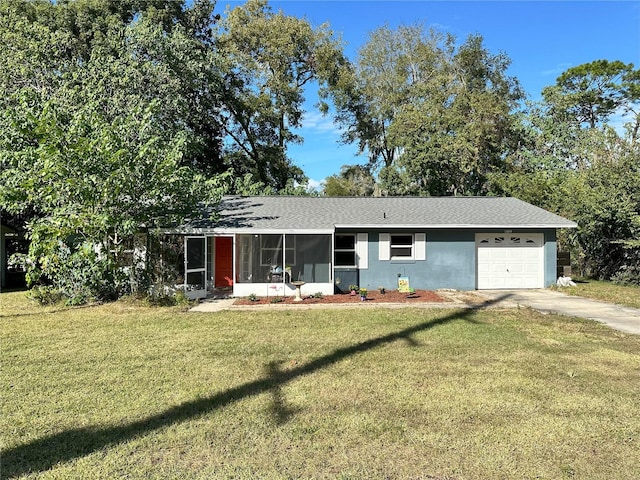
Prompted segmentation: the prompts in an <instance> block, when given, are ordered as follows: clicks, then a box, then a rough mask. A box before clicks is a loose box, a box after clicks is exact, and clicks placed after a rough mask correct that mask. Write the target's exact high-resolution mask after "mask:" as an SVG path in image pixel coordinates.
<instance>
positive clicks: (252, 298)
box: [247, 293, 258, 302]
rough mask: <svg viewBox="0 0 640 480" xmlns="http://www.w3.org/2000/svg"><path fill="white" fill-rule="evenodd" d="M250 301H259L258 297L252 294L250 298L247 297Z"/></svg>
mask: <svg viewBox="0 0 640 480" xmlns="http://www.w3.org/2000/svg"><path fill="white" fill-rule="evenodd" d="M247 298H248V299H249V301H250V302H257V301H258V296H257V295H256V294H255V293H250V294H249V297H247Z"/></svg>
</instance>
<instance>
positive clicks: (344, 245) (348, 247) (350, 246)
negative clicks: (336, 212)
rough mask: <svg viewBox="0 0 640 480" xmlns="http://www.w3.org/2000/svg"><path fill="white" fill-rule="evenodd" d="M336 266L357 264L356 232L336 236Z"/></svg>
mask: <svg viewBox="0 0 640 480" xmlns="http://www.w3.org/2000/svg"><path fill="white" fill-rule="evenodd" d="M334 251H335V259H334V263H335V266H336V267H354V266H356V236H355V235H354V234H341V235H336V237H335V249H334Z"/></svg>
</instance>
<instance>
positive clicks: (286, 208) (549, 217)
mask: <svg viewBox="0 0 640 480" xmlns="http://www.w3.org/2000/svg"><path fill="white" fill-rule="evenodd" d="M575 226H576V224H575V223H574V222H571V221H569V220H567V219H565V218H562V217H560V216H558V215H555V214H553V213H551V212H548V211H546V210H543V209H541V208H538V207H536V206H533V205H531V204H529V203H526V202H523V201H522V200H518V199H517V198H513V197H287V196H255V197H224V198H223V199H222V202H221V204H220V207H219V219H218V221H217V222H211V221H197V222H191V223H190V224H188V225H185V226H184V228H183V229H181V230H182V231H187V232H188V231H192V232H202V233H211V232H220V233H223V232H226V233H232V232H242V231H245V232H246V231H252V232H270V231H289V232H291V231H295V232H317V233H319V232H332V231H333V230H334V229H335V228H340V227H351V228H401V227H419V228H573V227H575Z"/></svg>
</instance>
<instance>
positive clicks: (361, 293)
mask: <svg viewBox="0 0 640 480" xmlns="http://www.w3.org/2000/svg"><path fill="white" fill-rule="evenodd" d="M359 293H360V296H361V297H364V298H366V296H367V293H369V291H368V290H367V289H366V288H361V289H360V292H359Z"/></svg>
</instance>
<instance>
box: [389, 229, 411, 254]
mask: <svg viewBox="0 0 640 480" xmlns="http://www.w3.org/2000/svg"><path fill="white" fill-rule="evenodd" d="M389 249H390V253H391V260H396V259H403V260H408V259H412V258H413V235H412V234H410V233H408V234H407V233H402V234H397V233H392V234H391V235H390V239H389Z"/></svg>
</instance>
